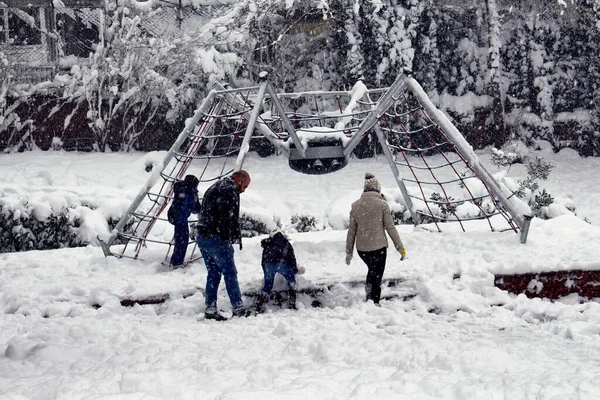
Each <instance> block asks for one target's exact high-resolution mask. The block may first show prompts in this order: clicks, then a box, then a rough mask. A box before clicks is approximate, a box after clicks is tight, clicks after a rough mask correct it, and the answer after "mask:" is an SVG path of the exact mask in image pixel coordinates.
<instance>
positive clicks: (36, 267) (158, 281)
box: [0, 148, 600, 400]
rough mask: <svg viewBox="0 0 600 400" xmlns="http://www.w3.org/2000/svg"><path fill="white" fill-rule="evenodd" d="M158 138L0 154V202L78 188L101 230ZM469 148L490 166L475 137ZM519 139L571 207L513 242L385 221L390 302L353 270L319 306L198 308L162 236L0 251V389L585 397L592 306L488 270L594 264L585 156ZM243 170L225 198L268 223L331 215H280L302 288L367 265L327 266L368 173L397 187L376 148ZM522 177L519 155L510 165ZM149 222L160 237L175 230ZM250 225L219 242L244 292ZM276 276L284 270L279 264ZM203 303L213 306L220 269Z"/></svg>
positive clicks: (594, 211) (12, 392) (95, 230)
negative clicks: (512, 285) (84, 149)
mask: <svg viewBox="0 0 600 400" xmlns="http://www.w3.org/2000/svg"><path fill="white" fill-rule="evenodd" d="M165 154H166V153H165V152H158V153H149V154H141V153H129V154H122V153H112V154H97V153H92V154H82V153H64V152H29V153H22V154H6V155H2V156H0V170H1V171H2V174H0V202H1V203H2V204H3V205H2V206H1V207H6V209H8V207H13V208H11V209H15V208H14V207H23V212H26V207H25V206H24V205H23V204H21V203H19V202H18V201H17V200H16V199H23V198H26V199H28V200H29V201H31V202H36V204H37V205H39V207H36V210H37V211H36V212H40V213H42V212H43V213H47V212H48V209H52V210H56V209H60V208H64V207H67V206H69V207H80V208H81V209H83V208H84V207H83V205H88V206H89V205H93V206H94V208H95V210H94V213H96V219H94V218H93V216H91V217H90V218H91V221H90V222H89V225H88V226H87V227H86V226H83V227H81V228H80V229H82V230H84V233H86V234H88V235H89V236H92V235H93V234H96V235H100V236H101V237H104V238H105V237H106V236H107V235H108V232H107V228H106V227H103V226H100V225H102V222H101V218H97V216H98V215H105V216H108V215H119V214H120V213H122V212H123V210H125V209H126V208H127V207H128V206H129V203H130V201H131V200H132V199H133V198H134V197H135V196H136V194H137V193H138V192H139V190H140V188H141V187H142V186H143V185H144V184H145V182H146V181H147V179H148V177H149V173H148V172H146V171H145V166H146V165H147V164H152V163H154V164H158V163H160V162H161V160H163V158H164V156H165ZM477 154H478V156H479V157H480V159H481V162H482V164H484V165H485V166H486V168H487V169H488V170H489V171H490V172H491V173H497V172H498V169H497V168H496V167H494V166H492V165H491V163H490V162H489V157H488V156H487V152H483V151H478V152H477ZM536 155H538V156H543V157H545V159H546V160H547V161H550V162H552V163H553V164H555V166H556V167H555V168H554V169H553V170H552V172H551V174H550V178H549V180H548V181H546V182H541V186H542V187H543V188H546V189H547V190H548V191H549V192H550V193H552V195H553V196H554V197H556V198H557V203H558V204H569V202H570V204H571V205H572V204H574V205H575V206H576V207H577V216H574V215H572V214H570V213H569V214H564V213H562V212H561V213H559V214H560V215H559V216H558V217H556V218H554V219H552V220H548V221H543V220H539V219H534V220H533V222H532V225H531V230H530V233H529V239H528V242H527V244H525V245H523V244H520V243H519V236H518V235H517V234H515V233H512V232H504V233H493V232H490V231H489V230H484V229H479V227H475V228H476V229H475V230H473V231H469V232H467V233H463V232H461V231H459V230H457V229H451V228H450V227H448V229H447V230H446V231H445V232H444V233H430V232H427V231H425V230H423V229H419V228H414V227H412V226H407V225H401V226H398V230H399V232H400V235H401V237H402V240H403V242H404V244H405V246H406V249H407V252H408V259H407V260H406V261H403V262H401V261H400V256H399V254H397V253H396V252H395V251H394V250H393V249H390V251H389V253H388V262H387V268H386V272H385V276H384V278H402V279H403V282H401V283H400V285H399V286H398V287H396V288H387V287H386V288H384V293H383V295H384V296H385V295H390V294H393V293H397V294H400V295H401V296H406V300H405V301H402V300H401V299H393V300H384V301H382V306H381V308H378V307H375V306H374V305H373V304H371V303H364V302H363V291H362V286H359V287H358V288H350V287H348V286H345V285H338V286H334V287H333V288H332V290H331V291H330V292H326V294H325V295H324V296H323V297H322V302H323V307H322V308H312V307H310V305H311V301H312V299H311V298H309V297H308V295H302V294H301V295H299V308H300V309H299V310H298V311H289V310H281V309H279V308H278V307H276V306H274V305H271V306H270V308H269V310H268V312H266V313H265V314H263V315H259V316H256V317H250V318H245V319H232V320H230V321H227V322H225V323H218V322H214V321H205V320H204V318H203V310H204V300H203V297H202V295H201V291H202V289H203V288H204V285H205V279H206V271H205V268H204V266H203V264H202V262H196V263H194V264H192V265H191V266H190V267H189V268H187V269H184V270H176V271H169V270H167V269H166V268H165V267H163V266H162V265H161V261H163V258H164V253H165V252H164V251H163V250H162V249H156V248H155V247H152V246H150V247H149V249H148V250H147V251H146V253H142V258H144V259H145V261H133V260H129V259H117V258H114V257H109V258H104V256H103V254H102V251H101V250H100V248H98V247H96V246H88V247H85V248H73V249H60V250H53V251H31V252H24V253H11V254H0V326H1V327H2V329H0V398H1V399H136V400H137V399H144V400H149V399H264V398H282V399H303V398H312V399H347V398H355V399H373V398H376V399H457V400H458V399H461V400H462V399H511V400H512V399H540V400H545V399H547V400H549V399H573V400H575V399H577V400H591V399H597V398H598V393H599V392H600V384H599V383H598V382H600V362H599V358H598V354H600V304H598V302H597V301H580V300H584V299H578V298H577V297H576V296H570V297H568V298H564V299H562V300H561V301H557V302H550V301H547V300H541V299H528V298H527V297H525V296H523V295H520V296H514V295H511V294H508V293H507V292H503V291H501V290H499V289H497V288H495V287H494V284H493V278H494V273H513V272H514V273H520V272H532V271H549V270H564V269H578V268H583V269H592V270H598V269H600V261H599V260H600V258H599V250H598V244H599V243H600V228H598V226H599V224H600V200H599V199H600V196H598V187H599V186H600V185H599V184H600V177H599V175H598V174H597V173H596V171H598V170H599V169H600V159H597V158H587V159H584V158H580V157H579V156H577V155H576V154H575V153H574V152H572V151H570V150H563V151H562V152H560V153H559V154H554V153H552V152H551V151H549V150H548V149H547V148H542V150H541V151H539V152H531V154H530V156H532V157H533V156H536ZM432 162H433V161H432ZM244 168H245V169H247V170H248V171H249V172H250V174H251V176H252V183H251V185H250V187H249V188H248V190H247V191H246V192H245V193H244V194H242V195H241V199H242V200H241V202H242V210H246V211H248V212H250V213H252V212H255V213H264V212H265V210H268V211H269V213H270V214H268V215H278V216H280V217H281V221H282V223H283V225H289V218H290V217H291V216H292V215H294V214H306V215H313V216H315V217H317V218H318V219H319V221H320V223H323V224H328V226H329V227H328V228H326V229H325V230H321V231H315V232H308V233H295V232H293V231H292V230H291V229H290V227H289V226H287V230H288V233H289V235H290V237H291V239H292V243H293V245H294V247H295V250H296V254H297V258H298V262H299V264H300V265H302V266H304V267H305V268H306V272H305V274H303V275H300V276H299V277H298V281H299V287H300V288H308V287H314V286H320V285H327V284H334V283H338V282H349V281H360V282H363V281H364V278H365V274H366V267H365V266H364V264H363V263H362V261H361V260H360V259H359V257H358V256H357V255H355V257H354V260H353V261H352V264H351V265H350V266H346V265H345V263H344V248H345V238H346V231H345V230H343V226H344V221H345V218H347V213H348V211H349V207H350V204H351V202H352V201H354V200H356V199H357V198H358V197H359V196H360V193H361V191H362V186H363V182H364V174H365V172H372V173H374V174H375V175H376V176H377V178H378V179H379V180H380V182H381V184H382V187H383V192H384V193H394V192H395V191H397V187H396V186H395V181H394V177H393V174H392V172H391V170H390V168H389V166H388V164H387V162H386V160H385V158H384V157H379V158H376V159H367V160H357V159H354V158H353V159H351V160H350V163H349V164H348V166H347V167H345V168H344V169H342V170H341V171H338V172H336V173H334V174H329V175H319V176H309V175H302V174H300V173H297V172H294V171H292V170H291V169H289V168H288V167H287V160H286V159H285V158H283V157H270V158H266V159H262V158H259V157H258V156H256V155H255V154H254V153H250V154H249V157H248V159H247V160H246V162H245V164H244ZM189 172H191V173H200V167H199V166H196V165H195V164H192V165H191V167H190V170H189ZM524 174H525V168H524V166H522V165H514V166H512V168H511V169H510V171H509V172H508V173H507V175H508V176H510V177H511V178H513V179H522V178H524ZM201 189H205V187H203V188H201ZM17 209H19V210H21V209H20V208H17ZM85 209H86V210H89V209H88V208H85ZM561 210H562V209H561ZM92 214H93V213H92ZM584 217H586V218H587V219H588V220H589V221H590V222H591V224H588V223H586V222H584V221H583V218H584ZM85 218H86V219H87V218H88V217H87V216H86V217H85ZM334 220H335V221H334ZM331 226H334V227H337V228H340V229H332V228H331ZM103 229H104V231H102V230H103ZM156 229H157V232H153V233H154V234H156V235H159V236H160V235H162V237H168V236H169V235H170V234H171V232H172V231H170V230H169V229H170V226H168V225H159V224H157V226H156ZM161 230H162V232H160V231H161ZM261 238H262V237H255V238H250V239H246V240H245V241H244V249H243V250H242V251H240V250H239V249H237V248H236V252H235V257H236V263H237V267H238V271H239V281H240V284H241V287H242V291H244V292H248V291H256V290H257V289H259V288H260V287H261V284H262V271H261V267H260V256H261V247H260V240H261ZM117 247H118V246H117ZM189 250H190V251H191V250H192V246H190V249H189ZM276 285H277V287H279V288H283V287H285V284H284V283H283V281H282V280H281V279H280V280H278V281H277V282H276ZM161 294H169V295H170V299H169V300H168V301H166V302H165V303H164V304H161V305H143V306H140V305H137V306H134V307H122V306H121V305H120V300H121V299H126V298H127V299H139V298H144V297H148V296H156V295H161ZM413 295H414V296H415V297H411V296H413ZM245 301H246V304H251V301H252V300H250V299H248V298H245ZM219 307H220V308H221V309H222V310H223V311H224V312H225V313H228V312H229V310H230V306H229V301H228V299H227V297H226V294H225V292H224V284H223V283H222V284H221V292H220V296H219Z"/></svg>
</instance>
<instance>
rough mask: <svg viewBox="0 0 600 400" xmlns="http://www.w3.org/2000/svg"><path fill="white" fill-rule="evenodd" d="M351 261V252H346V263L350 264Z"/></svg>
mask: <svg viewBox="0 0 600 400" xmlns="http://www.w3.org/2000/svg"><path fill="white" fill-rule="evenodd" d="M351 261H352V253H350V254H346V265H350V262H351Z"/></svg>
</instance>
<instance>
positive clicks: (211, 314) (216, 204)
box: [197, 170, 250, 321]
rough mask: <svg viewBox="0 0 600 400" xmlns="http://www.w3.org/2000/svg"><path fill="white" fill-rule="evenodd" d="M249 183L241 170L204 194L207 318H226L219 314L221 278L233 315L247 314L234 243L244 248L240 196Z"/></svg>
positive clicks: (201, 236) (201, 234)
mask: <svg viewBox="0 0 600 400" xmlns="http://www.w3.org/2000/svg"><path fill="white" fill-rule="evenodd" d="M249 184H250V175H248V173H247V172H246V171H243V170H239V171H236V172H234V173H233V174H232V175H231V176H230V177H227V178H224V179H222V180H220V181H218V182H216V183H215V184H213V185H212V186H211V187H209V188H208V190H207V191H206V192H205V193H204V198H203V200H202V208H201V211H200V216H199V218H198V225H197V229H198V239H197V242H198V248H199V249H200V252H201V253H202V258H203V259H204V264H205V265H206V270H207V272H208V274H207V276H206V296H205V305H206V307H205V311H204V315H205V317H206V319H214V320H218V321H222V320H225V319H226V318H225V317H223V316H222V315H221V314H219V312H218V311H217V292H218V290H219V284H220V283H221V276H222V275H223V276H224V277H225V287H226V289H227V294H228V295H229V300H230V301H231V307H232V309H233V315H234V316H245V315H247V313H246V310H245V309H244V304H243V302H242V294H241V292H240V285H239V283H238V279H237V269H236V267H235V261H234V259H233V246H232V244H233V243H239V245H240V249H241V248H242V234H241V229H240V193H244V191H245V190H246V188H247V187H248V185H249Z"/></svg>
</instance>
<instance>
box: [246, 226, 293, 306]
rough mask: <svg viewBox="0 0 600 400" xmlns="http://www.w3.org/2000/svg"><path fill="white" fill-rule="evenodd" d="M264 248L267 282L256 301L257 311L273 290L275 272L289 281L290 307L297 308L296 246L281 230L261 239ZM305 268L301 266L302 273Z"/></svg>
mask: <svg viewBox="0 0 600 400" xmlns="http://www.w3.org/2000/svg"><path fill="white" fill-rule="evenodd" d="M261 246H262V248H263V253H262V268H263V273H264V277H265V284H264V286H263V288H262V290H261V291H260V293H259V295H258V300H257V301H256V311H257V312H260V311H261V309H262V306H263V304H265V303H266V302H267V301H268V300H269V294H270V293H271V291H272V290H273V283H274V282H275V274H276V273H278V272H279V273H280V274H281V275H282V276H283V277H284V278H285V279H286V280H287V282H288V285H289V290H288V293H289V301H288V308H289V309H292V310H295V309H296V274H297V273H299V272H298V269H299V268H298V264H297V263H296V256H295V254H294V248H293V247H292V245H291V243H290V242H289V240H288V238H287V237H286V236H285V235H284V234H283V233H281V232H276V233H274V234H271V236H269V237H268V238H266V239H263V240H262V241H261ZM302 272H303V269H302V268H300V273H302Z"/></svg>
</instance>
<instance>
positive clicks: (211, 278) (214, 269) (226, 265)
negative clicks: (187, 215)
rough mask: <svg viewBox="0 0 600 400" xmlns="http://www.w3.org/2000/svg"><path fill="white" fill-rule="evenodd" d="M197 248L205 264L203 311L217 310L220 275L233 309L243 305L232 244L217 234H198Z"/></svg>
mask: <svg viewBox="0 0 600 400" xmlns="http://www.w3.org/2000/svg"><path fill="white" fill-rule="evenodd" d="M197 241H198V248H199V249H200V253H201V254H202V258H204V265H206V271H207V272H208V274H207V275H206V296H205V305H206V307H205V312H207V313H213V312H216V311H217V292H218V291H219V284H220V283H221V275H224V276H225V288H226V289H227V294H228V295H229V301H231V308H233V309H234V310H236V309H240V308H243V307H244V303H243V302H242V293H241V292H240V284H239V283H238V279H237V269H236V268H235V261H234V259H233V246H232V245H231V243H227V242H223V241H222V240H221V239H220V238H219V236H217V235H212V236H209V237H208V238H206V237H204V236H203V235H198V239H197Z"/></svg>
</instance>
